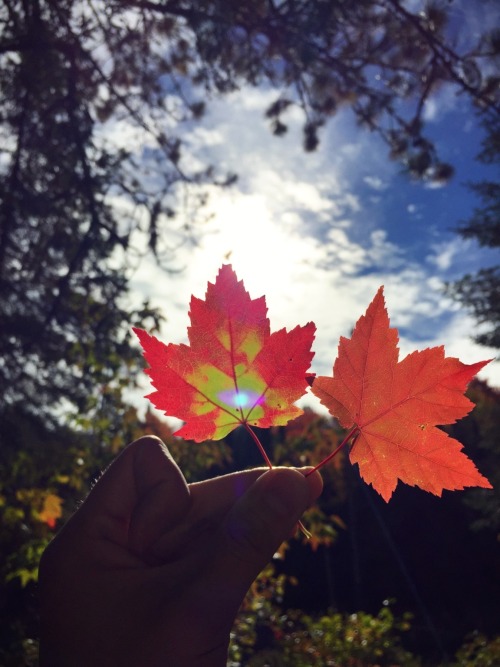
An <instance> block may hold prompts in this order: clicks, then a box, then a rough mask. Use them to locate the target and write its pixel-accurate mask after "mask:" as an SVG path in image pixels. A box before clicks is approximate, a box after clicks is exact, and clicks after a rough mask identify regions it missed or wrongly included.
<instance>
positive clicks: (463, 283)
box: [447, 113, 500, 348]
mask: <svg viewBox="0 0 500 667" xmlns="http://www.w3.org/2000/svg"><path fill="white" fill-rule="evenodd" d="M482 124H483V126H484V128H485V129H486V136H485V139H484V140H483V146H482V150H481V152H480V153H479V155H478V158H477V159H478V160H479V161H481V162H483V163H484V164H489V165H492V166H494V165H497V166H498V165H500V118H499V117H498V116H497V115H494V114H492V113H489V114H487V115H486V116H484V117H483V120H482ZM469 187H470V188H471V190H472V191H473V192H474V193H475V194H476V195H477V196H478V198H479V201H480V205H479V206H477V207H476V209H475V210H474V213H473V215H472V216H471V218H470V219H469V220H467V221H465V222H463V223H461V224H460V225H459V227H458V228H457V231H458V233H459V234H460V235H461V236H463V237H464V238H466V239H474V240H475V241H477V242H478V243H479V245H481V246H483V247H489V248H499V247H500V182H499V181H498V179H497V180H496V181H494V180H484V181H480V182H477V183H470V184H469ZM447 291H448V293H449V294H450V295H451V296H452V297H453V298H454V299H456V300H457V301H459V302H460V303H461V304H462V305H464V306H465V307H466V308H467V309H468V310H470V312H471V313H472V314H473V315H474V317H475V319H476V320H477V322H478V324H481V325H486V329H485V330H483V331H482V332H481V333H479V334H477V336H475V340H476V341H477V342H478V343H480V344H481V345H487V346H489V347H494V348H500V264H496V265H494V266H490V267H488V268H484V269H480V270H479V271H478V272H477V273H475V274H467V275H465V276H463V277H462V278H461V279H460V280H457V281H456V282H454V283H450V284H449V285H448V286H447Z"/></svg>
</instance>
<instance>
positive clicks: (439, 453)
mask: <svg viewBox="0 0 500 667" xmlns="http://www.w3.org/2000/svg"><path fill="white" fill-rule="evenodd" d="M398 340H399V338H398V331H397V329H394V328H390V327H389V317H388V314H387V310H386V308H385V302H384V295H383V287H381V288H380V289H379V291H378V292H377V294H376V296H375V298H374V299H373V301H372V303H371V304H370V306H369V307H368V309H367V311H366V314H365V315H363V316H362V317H361V318H360V319H359V320H358V322H357V324H356V327H355V329H354V332H353V334H352V337H351V338H350V339H347V338H344V337H341V339H340V343H339V350H338V357H337V359H336V361H335V364H334V366H333V377H317V378H316V379H315V380H314V383H313V385H312V392H313V393H314V394H315V395H316V396H317V397H318V398H319V399H320V401H321V403H323V405H325V406H326V407H327V408H328V409H329V411H330V413H331V414H332V415H333V416H334V417H336V418H337V419H338V420H339V422H340V424H341V425H342V426H343V427H344V428H346V429H352V430H351V435H352V437H354V438H355V440H354V445H353V446H352V448H351V451H350V460H351V462H352V463H357V464H358V465H359V470H360V474H361V476H362V477H363V479H364V480H365V481H366V482H367V483H369V484H372V486H373V487H374V489H376V490H377V491H378V492H379V493H380V494H381V495H382V497H383V498H384V499H385V500H386V501H388V500H389V499H390V497H391V495H392V493H393V491H394V489H395V488H396V485H397V483H398V480H401V481H402V482H405V483H406V484H410V485H412V486H419V487H420V488H422V489H424V490H426V491H430V492H431V493H434V494H436V495H438V496H440V495H441V493H442V491H443V489H449V490H456V489H463V488H465V487H467V486H482V487H485V488H491V484H490V483H489V481H488V480H487V479H486V478H485V477H483V475H481V474H480V473H479V472H478V470H477V469H476V467H475V466H474V464H473V463H472V461H471V460H470V459H469V458H468V457H467V456H466V455H465V454H464V453H463V452H462V451H461V450H462V445H461V443H459V442H458V441H457V440H455V439H453V438H450V437H449V436H448V435H447V434H446V433H445V432H444V431H442V430H441V429H438V428H436V426H437V425H438V424H450V423H452V422H455V421H456V420H458V419H460V418H461V417H464V416H465V415H466V414H467V413H468V412H470V410H471V409H472V408H473V407H474V404H473V403H472V402H471V401H469V399H468V398H466V397H465V396H464V395H463V392H464V391H465V389H466V386H467V384H468V382H469V381H470V380H471V379H472V377H473V376H474V375H475V374H476V373H478V372H479V370H480V369H481V368H482V367H483V366H485V365H486V364H487V363H489V360H488V361H479V362H477V363H475V364H471V365H466V364H463V363H462V362H461V361H459V360H458V359H455V358H453V357H445V354H444V348H443V347H442V346H441V347H434V348H428V349H426V350H423V351H421V352H419V351H416V352H413V353H412V354H409V355H408V356H407V357H405V358H404V359H403V360H402V361H398V357H399V350H398V347H397V344H398ZM320 465H321V464H320Z"/></svg>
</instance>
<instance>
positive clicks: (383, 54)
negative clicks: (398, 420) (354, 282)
mask: <svg viewBox="0 0 500 667" xmlns="http://www.w3.org/2000/svg"><path fill="white" fill-rule="evenodd" d="M414 4H415V5H416V6H417V8H416V9H415V7H413V5H414ZM452 4H453V3H439V2H436V3H427V4H425V3H405V2H400V1H399V0H378V1H373V0H360V1H359V2H356V3H352V2H344V1H343V0H318V1H317V2H300V1H299V0H283V1H281V2H278V1H275V2H272V1H270V0H269V1H268V0H250V1H249V2H245V3H241V2H238V1H233V0H208V1H207V2H204V3H195V2H192V1H189V0H171V1H170V0H156V1H155V0H109V1H107V2H104V1H99V0H86V1H84V0H4V1H3V3H2V4H1V6H0V176H1V180H0V331H1V336H0V383H1V387H0V388H1V394H0V546H1V548H0V553H1V557H0V558H1V560H0V665H1V666H2V667H21V666H32V665H36V663H37V632H38V631H37V605H36V585H37V584H36V581H37V564H38V560H39V557H40V554H41V552H42V551H43V549H44V547H45V545H46V544H47V543H48V541H49V540H50V539H51V538H52V536H53V535H54V533H55V531H57V530H58V528H60V526H61V525H62V524H63V523H64V521H65V520H66V519H67V518H68V516H69V515H70V514H71V513H72V512H73V511H74V509H75V507H76V506H77V503H78V501H79V499H81V498H82V497H84V496H85V494H86V493H87V491H88V489H89V487H90V485H91V483H92V481H93V480H94V479H95V478H96V477H97V476H98V475H99V473H100V471H101V470H102V469H103V468H104V467H105V466H106V465H107V464H108V462H109V461H110V460H111V459H112V458H113V457H114V456H115V455H116V454H117V453H118V452H119V451H120V449H121V448H122V447H123V446H124V445H125V444H126V443H127V442H130V441H131V440H133V439H134V438H135V437H138V436H140V435H142V434H144V433H156V434H158V435H160V436H161V437H162V438H163V439H164V440H165V441H166V442H167V444H168V445H169V447H170V448H171V450H172V453H173V455H174V457H175V458H176V459H177V461H179V463H180V465H181V468H182V469H183V471H184V473H185V475H186V476H187V478H188V479H189V480H200V479H203V478H206V477H208V476H213V475H219V474H224V473H226V472H230V471H232V470H235V469H241V468H243V467H246V466H252V465H256V464H257V465H260V464H261V460H260V458H259V456H258V453H257V452H254V450H253V448H252V447H251V446H250V445H249V444H248V442H247V441H246V440H245V436H244V435H242V434H240V433H239V432H235V433H234V434H233V435H232V436H231V437H230V438H228V439H227V441H226V442H223V443H205V444H202V445H196V444H193V443H185V442H179V441H178V440H176V439H175V438H173V437H172V435H171V432H170V430H169V428H168V427H167V426H166V425H165V424H164V423H163V422H161V421H160V420H159V419H158V417H156V416H155V415H153V414H152V413H147V414H146V415H144V414H140V413H139V412H138V410H137V408H136V407H135V406H134V405H133V404H132V403H131V402H130V400H129V398H128V396H129V390H130V388H132V387H133V386H134V385H135V384H136V383H137V378H138V376H139V375H140V373H139V371H140V369H141V368H142V361H141V358H140V355H139V353H138V351H137V348H136V347H134V346H133V345H132V344H131V335H130V326H131V325H135V326H141V327H143V328H145V329H147V330H148V331H154V330H157V329H158V327H159V326H160V323H161V321H162V317H163V314H162V313H161V312H159V311H158V310H157V309H155V308H152V307H151V306H150V304H149V303H148V302H147V301H145V302H144V303H142V304H141V305H140V306H139V307H137V305H132V304H135V302H134V301H133V300H132V299H131V295H130V292H129V280H130V276H131V273H132V271H133V269H134V267H136V266H137V264H138V263H139V262H141V261H143V257H144V256H145V255H146V254H147V253H149V254H152V255H153V256H154V257H155V258H156V261H157V262H158V263H159V264H160V265H162V266H164V267H165V269H166V272H167V273H166V278H165V279H166V280H167V279H168V270H169V262H170V261H171V260H172V257H173V256H174V255H175V244H176V243H177V242H178V241H179V239H182V238H185V237H189V236H191V235H194V236H196V234H197V233H198V228H197V223H196V221H197V220H198V219H200V218H202V217H203V205H204V203H205V201H206V199H207V196H208V193H209V189H210V188H212V187H217V188H226V187H230V185H231V184H232V183H233V182H234V180H235V178H236V176H235V175H234V174H228V173H224V172H223V170H221V169H220V168H219V166H218V165H209V164H207V165H201V166H200V165H199V164H198V163H193V162H190V161H189V160H188V159H186V160H184V159H183V156H184V153H183V151H184V143H183V137H185V136H186V135H187V133H189V131H190V129H192V128H193V127H194V126H195V125H196V123H197V122H198V121H199V120H200V118H201V117H202V116H203V113H204V111H205V107H206V104H207V101H208V103H209V100H210V99H213V98H216V97H217V96H223V95H225V94H227V93H229V92H231V91H232V90H235V89H237V88H238V87H240V86H244V85H247V86H248V85H249V86H267V87H270V88H271V89H273V90H275V91H276V98H275V100H274V102H273V103H272V104H271V105H270V106H269V108H268V111H267V118H268V122H269V124H270V130H271V131H272V132H273V133H275V134H276V135H280V134H283V133H284V132H286V130H287V125H286V115H287V113H289V111H290V109H291V108H298V109H300V110H301V112H302V113H303V118H304V125H303V143H304V149H305V150H306V151H312V150H314V149H315V147H316V146H317V144H318V142H319V141H320V138H321V128H322V127H323V126H324V125H325V124H326V123H327V122H328V120H329V119H330V118H331V117H333V116H334V115H335V113H336V111H337V109H338V108H340V107H345V106H348V107H350V108H351V110H352V112H353V113H354V114H355V117H356V118H357V120H358V122H359V124H360V127H363V128H365V129H367V130H369V131H373V132H377V133H378V134H379V135H380V136H381V137H382V138H383V140H384V141H385V142H386V144H387V151H388V157H389V158H390V159H394V160H397V161H399V163H400V164H401V166H402V168H403V169H404V170H405V171H406V172H407V173H408V175H409V176H411V177H414V178H419V179H422V180H424V181H430V182H432V181H438V182H443V181H446V180H447V179H449V178H451V176H452V174H453V166H452V165H449V164H445V163H444V162H442V161H441V159H440V157H439V153H438V151H437V149H436V147H435V146H434V144H433V143H432V142H431V141H430V140H429V139H428V138H427V137H426V135H425V124H424V122H423V114H422V110H423V107H424V103H425V101H426V100H427V99H428V98H429V97H430V96H431V95H432V94H433V93H434V92H435V91H436V90H438V89H439V88H440V87H441V86H443V85H453V86H455V87H456V88H457V90H458V91H460V92H461V93H462V94H464V95H467V96H469V97H470V98H471V100H472V102H473V104H474V105H475V107H476V109H477V114H478V122H482V123H483V124H484V126H485V129H486V139H485V143H484V145H483V147H482V152H481V153H480V156H479V159H481V160H483V161H485V162H486V163H490V164H494V163H496V162H498V157H499V153H500V125H499V118H500V92H499V81H500V76H499V72H498V59H499V57H500V32H499V29H498V26H491V25H489V26H486V25H485V26H484V31H483V32H482V33H481V34H479V35H471V38H470V40H469V41H466V43H465V44H464V45H463V48H462V47H461V49H457V47H456V44H455V43H453V42H452V41H450V39H449V36H448V32H447V31H448V27H449V18H450V17H449V7H450V6H451V5H452ZM411 7H413V9H410V8H411ZM122 123H126V124H127V127H129V128H130V127H133V128H134V130H135V131H136V132H137V133H139V135H140V136H144V137H145V138H147V141H148V143H149V144H151V142H152V143H153V144H154V146H155V148H154V150H151V151H150V152H149V153H148V154H147V155H144V156H143V160H142V162H141V163H137V159H136V156H135V155H134V154H133V153H132V152H128V151H127V150H126V148H124V147H123V145H120V144H116V143H114V142H113V139H112V132H111V131H110V130H111V129H114V131H118V132H119V131H120V128H122V127H123V125H122ZM471 187H473V188H474V190H475V191H476V194H477V195H478V198H479V202H480V206H479V207H478V209H477V211H476V213H475V215H474V218H473V219H471V220H470V221H466V222H463V223H462V224H461V226H460V227H459V228H458V229H457V232H458V233H460V234H462V235H463V236H466V237H472V238H474V239H475V240H476V241H478V242H479V243H480V244H483V245H487V246H490V247H492V248H495V247H498V245H499V239H500V234H499V229H500V227H499V206H500V204H499V192H500V185H499V184H498V183H494V182H488V183H486V182H484V183H476V184H471ZM117 200H120V202H121V203H122V205H121V206H120V207H119V208H117V207H116V206H115V204H116V201H117ZM123 202H126V203H127V206H124V205H123ZM139 248H144V250H143V251H139ZM173 248H174V249H173ZM499 270H500V269H499V268H498V266H497V267H493V268H490V269H488V270H487V271H481V272H479V273H478V274H477V275H469V276H464V277H463V279H462V280H461V281H459V282H457V283H455V284H451V285H449V286H448V290H449V293H450V294H451V295H453V296H454V298H456V299H457V300H458V301H459V302H460V303H462V304H463V306H464V307H466V308H469V309H470V310H471V312H472V313H473V314H474V315H475V317H476V318H477V321H478V322H481V323H483V324H484V323H485V324H487V325H488V326H489V329H488V333H486V334H484V333H482V334H481V335H482V336H483V338H482V339H480V342H483V343H485V344H487V345H490V346H496V347H498V346H499V341H500V335H499V322H500V305H499V304H500V298H499V294H500V277H499ZM469 395H470V397H471V398H472V400H473V401H474V402H475V403H476V404H477V407H476V409H475V410H474V411H473V413H472V414H471V415H470V416H468V417H467V418H466V419H464V420H462V421H461V422H460V423H458V424H456V425H454V426H452V427H450V428H449V430H450V431H451V432H453V435H454V437H457V438H458V439H459V440H460V441H461V442H462V443H464V445H465V446H466V448H467V452H468V454H469V455H470V457H471V458H472V459H473V460H474V461H475V462H476V464H477V465H478V467H479V468H480V469H481V472H483V473H484V474H485V475H486V476H487V477H488V478H489V479H490V480H491V482H492V483H493V485H494V486H495V489H496V491H495V492H488V491H481V490H470V491H467V492H465V493H461V494H455V495H454V494H450V495H446V496H445V497H444V498H443V499H436V498H433V497H431V496H427V495H426V494H422V493H420V492H418V491H415V490H414V489H409V488H403V489H398V491H397V492H396V497H395V498H394V500H393V501H391V503H390V505H386V504H385V503H383V502H382V501H381V500H380V499H379V498H378V497H377V496H376V494H374V493H372V491H371V489H369V488H367V487H366V486H365V485H363V484H362V483H361V482H360V480H359V477H358V476H357V471H356V470H355V469H352V468H351V467H350V466H349V465H348V464H347V462H346V460H345V458H343V457H342V456H339V457H338V458H337V459H336V460H335V463H334V464H332V465H331V466H328V468H327V469H325V470H324V475H325V477H326V478H328V479H327V480H326V484H325V487H326V491H325V493H324V494H323V496H322V498H321V500H320V502H319V504H318V506H317V507H315V508H314V509H312V510H310V511H309V513H308V515H307V516H306V517H305V519H304V521H305V523H306V525H307V526H308V528H309V529H310V530H311V531H312V533H313V538H312V540H310V541H309V542H307V543H306V542H305V541H304V540H303V539H302V538H301V537H300V535H299V536H298V537H297V538H296V539H293V540H291V541H290V543H289V544H287V545H285V546H284V547H283V548H282V550H281V551H280V553H279V554H277V555H276V558H275V559H274V561H273V563H272V565H270V566H269V568H267V569H266V571H265V572H264V573H263V574H262V576H261V577H260V579H259V580H258V581H257V582H256V584H255V586H254V588H253V589H252V591H251V592H250V594H249V596H248V599H247V601H246V603H245V605H244V606H243V608H242V610H241V613H240V615H239V617H238V620H237V624H236V626H235V633H234V639H233V643H232V647H231V661H232V662H231V664H232V665H234V666H236V665H239V664H248V665H262V666H264V665H270V666H271V665H293V666H294V665H343V666H345V665H353V666H358V665H359V666H361V665H413V664H415V665H444V664H448V665H494V664H500V639H499V638H498V634H499V633H500V628H499V621H498V619H500V577H499V572H498V565H499V562H500V561H499V555H500V554H499V545H500V543H499V536H500V513H499V507H500V504H499V496H498V489H500V479H499V476H500V470H499V466H498V455H499V449H500V442H499V439H498V428H499V425H500V394H499V392H498V390H496V389H494V388H491V387H489V386H487V385H486V384H485V383H484V382H479V381H475V382H473V383H472V384H471V386H470V388H469ZM261 437H262V440H263V442H264V443H265V446H266V447H267V448H268V450H269V452H270V454H271V455H272V459H273V461H275V462H276V463H278V464H286V465H304V464H307V463H314V462H317V461H319V460H320V459H321V458H323V457H324V455H325V453H327V452H329V451H331V448H332V446H335V443H337V442H338V441H339V438H340V437H341V433H340V431H339V429H338V428H337V425H336V424H335V423H333V422H329V421H327V420H325V419H324V418H323V417H320V416H318V415H315V414H313V413H311V412H306V414H305V415H304V416H303V417H302V418H300V419H299V420H297V421H296V422H293V423H292V424H290V425H289V426H288V427H286V428H280V429H275V430H272V431H270V432H263V433H262V434H261Z"/></svg>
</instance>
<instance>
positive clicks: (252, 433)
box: [243, 422, 273, 469]
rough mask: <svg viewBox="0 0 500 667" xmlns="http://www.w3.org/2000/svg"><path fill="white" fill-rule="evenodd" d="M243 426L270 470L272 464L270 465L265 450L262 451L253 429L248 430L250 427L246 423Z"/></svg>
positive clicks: (262, 448)
mask: <svg viewBox="0 0 500 667" xmlns="http://www.w3.org/2000/svg"><path fill="white" fill-rule="evenodd" d="M243 426H244V427H245V428H246V430H247V431H248V433H250V435H251V436H252V439H253V441H254V442H255V444H256V445H257V447H258V448H259V451H260V453H261V454H262V456H263V457H264V461H265V462H266V464H267V465H268V466H269V468H270V469H271V468H272V467H273V464H272V463H271V460H270V458H269V456H268V455H267V453H266V450H265V449H264V447H263V445H262V443H261V441H260V440H259V438H258V437H257V435H256V434H255V433H254V431H253V429H252V428H250V426H249V425H248V424H247V422H244V424H243Z"/></svg>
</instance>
